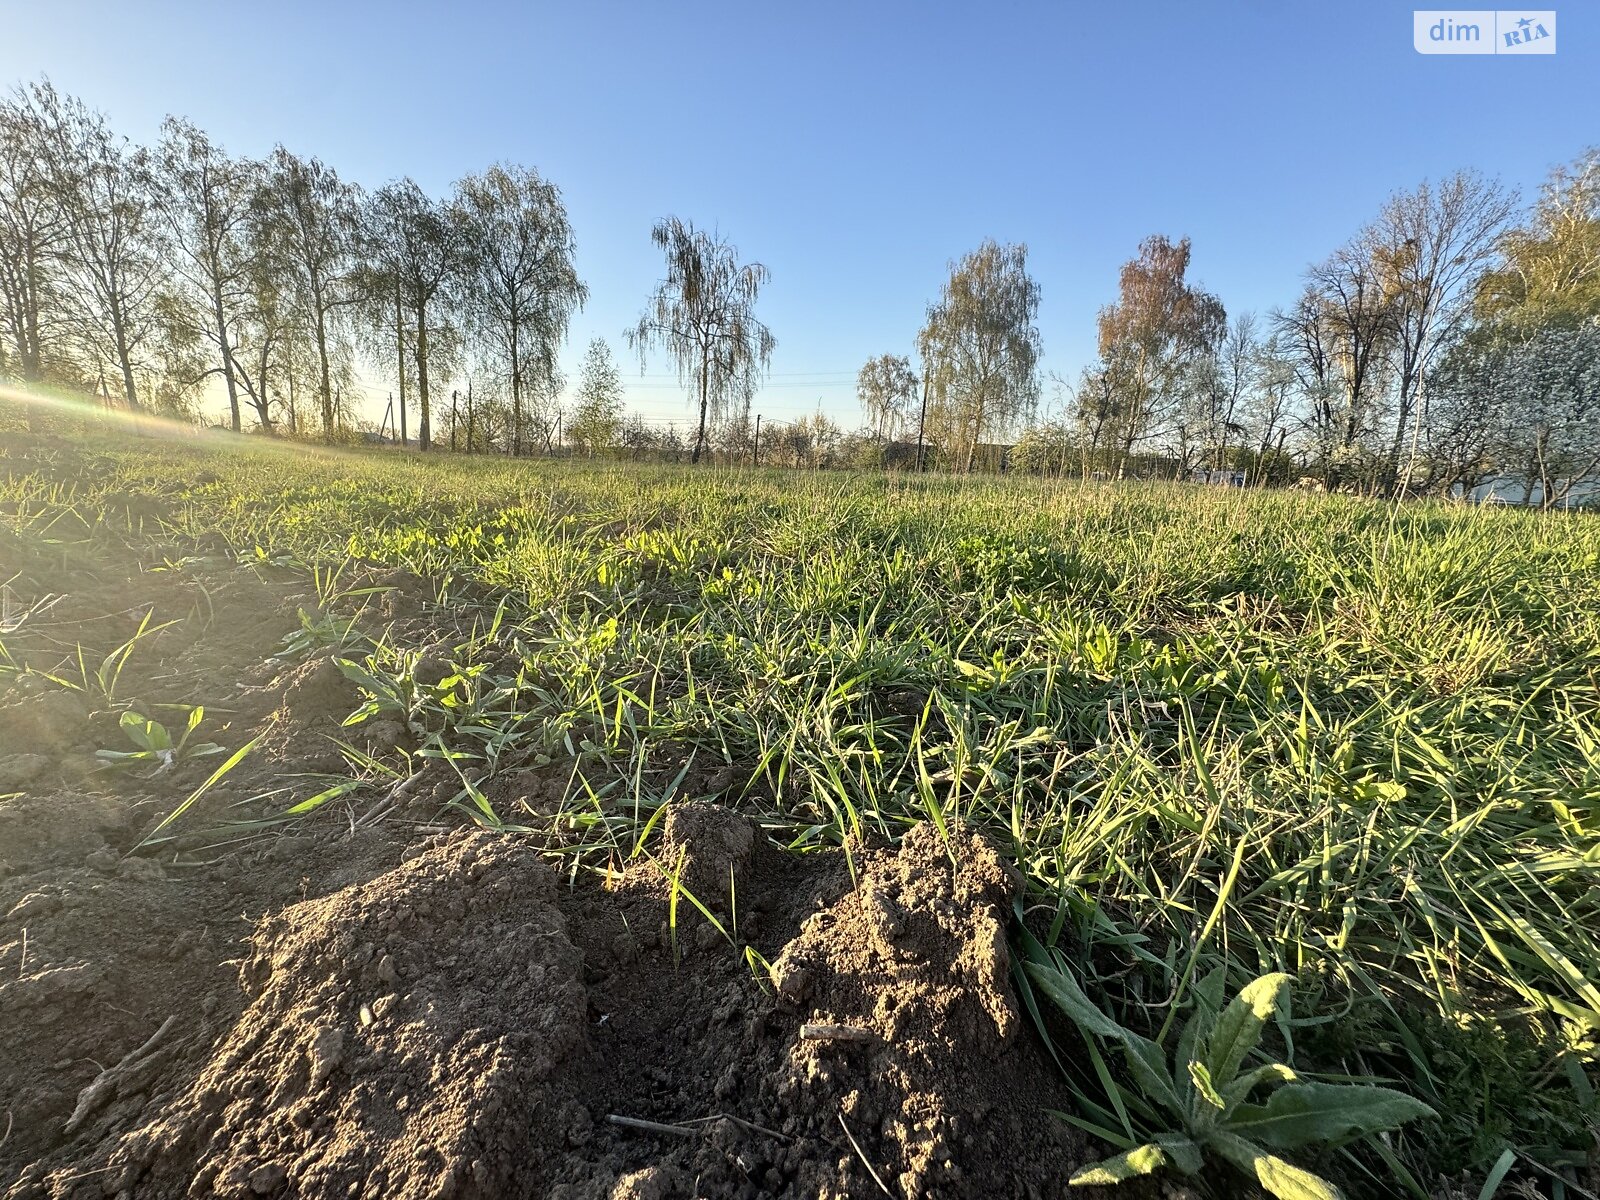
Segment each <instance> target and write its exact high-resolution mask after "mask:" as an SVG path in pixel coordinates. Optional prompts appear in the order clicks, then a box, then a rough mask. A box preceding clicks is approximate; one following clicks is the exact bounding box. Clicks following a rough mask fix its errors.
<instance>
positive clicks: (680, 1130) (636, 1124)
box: [606, 1113, 700, 1137]
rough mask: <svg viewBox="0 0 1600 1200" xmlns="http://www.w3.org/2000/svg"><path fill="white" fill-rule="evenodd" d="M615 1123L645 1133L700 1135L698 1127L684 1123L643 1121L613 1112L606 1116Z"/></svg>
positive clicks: (678, 1135) (681, 1135)
mask: <svg viewBox="0 0 1600 1200" xmlns="http://www.w3.org/2000/svg"><path fill="white" fill-rule="evenodd" d="M606 1120H608V1121H610V1122H611V1123H612V1124H613V1125H621V1126H622V1127H623V1128H624V1129H638V1130H641V1131H642V1132H644V1133H666V1134H671V1135H672V1136H673V1137H699V1136H700V1131H699V1130H698V1129H685V1128H684V1127H683V1126H682V1125H663V1124H662V1123H661V1122H659V1121H642V1120H640V1119H639V1118H638V1117H622V1116H618V1115H617V1114H616V1113H611V1114H610V1115H609V1116H607V1117H606Z"/></svg>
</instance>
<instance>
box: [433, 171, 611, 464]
mask: <svg viewBox="0 0 1600 1200" xmlns="http://www.w3.org/2000/svg"><path fill="white" fill-rule="evenodd" d="M455 208H456V211H457V212H458V214H459V217H460V220H461V223H462V233H463V237H464V255H465V260H464V275H465V282H464V285H463V286H464V291H465V297H466V302H467V306H468V311H469V317H470V320H471V322H472V325H473V328H474V329H475V331H476V333H477V335H478V338H479V340H480V342H482V343H483V344H484V345H485V347H486V348H487V349H488V350H489V351H490V352H491V353H492V355H493V357H494V358H495V359H497V360H498V361H499V362H500V363H501V364H503V367H504V373H505V375H506V377H507V378H508V379H509V382H510V392H511V396H510V400H511V420H510V425H511V429H510V450H511V453H512V454H513V455H517V454H521V453H522V450H523V440H524V439H523V423H524V412H525V407H526V405H527V402H528V400H529V392H530V386H531V387H532V388H535V389H537V391H538V394H539V395H541V396H548V395H549V394H551V393H552V392H553V391H554V390H555V387H554V385H555V382H556V378H557V370H556V355H557V353H558V352H559V350H560V348H561V343H562V342H563V341H565V340H566V336H567V328H568V325H569V324H570V323H571V320H572V314H573V312H574V310H576V309H579V308H581V307H582V306H583V304H584V302H585V301H586V300H587V299H588V297H589V289H588V288H587V287H586V286H585V285H584V283H583V281H582V280H581V279H579V278H578V272H577V269H576V267H575V266H574V265H573V257H574V255H575V253H576V242H575V239H574V238H573V234H572V226H571V224H570V223H569V222H568V220H567V211H566V208H565V207H564V206H563V205H562V203H561V192H560V190H559V189H558V188H557V187H556V186H555V185H554V184H553V183H549V182H547V181H546V180H544V179H542V178H541V177H540V176H539V173H538V172H537V171H535V170H533V169H532V168H529V167H517V166H494V167H490V168H489V169H488V170H487V171H485V172H483V173H482V174H481V175H469V176H467V177H466V178H465V179H463V180H461V182H460V183H458V184H457V185H456V199H455Z"/></svg>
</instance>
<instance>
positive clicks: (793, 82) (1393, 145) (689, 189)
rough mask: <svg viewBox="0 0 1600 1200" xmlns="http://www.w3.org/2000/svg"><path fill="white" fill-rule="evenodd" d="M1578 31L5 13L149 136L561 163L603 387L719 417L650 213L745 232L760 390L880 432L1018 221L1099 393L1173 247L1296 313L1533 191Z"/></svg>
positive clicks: (1588, 20)
mask: <svg viewBox="0 0 1600 1200" xmlns="http://www.w3.org/2000/svg"><path fill="white" fill-rule="evenodd" d="M1430 2H1432V0H1430ZM1557 12H1558V14H1559V25H1558V41H1559V52H1558V53H1557V54H1556V55H1555V56H1554V57H1523V58H1509V57H1504V56H1499V57H1496V56H1422V55H1418V54H1417V53H1416V52H1415V50H1414V49H1413V47H1412V29H1411V26H1412V6H1411V5H1400V4H1395V3H1387V2H1385V3H1379V2H1367V3H1351V2H1347V0H1321V2H1317V3H1312V2H1308V0H1275V2H1272V3H1264V2H1256V0H1226V2H1224V0H1207V2H1200V0H1190V2H1178V0H1171V2H1158V0H1135V2H1132V3H1129V2H1122V3H1115V4H1105V5H1086V4H1069V3H1065V2H1058V3H1039V4H1026V5H1024V4H1004V3H1000V4H986V5H977V4H965V5H956V4H944V3H930V2H923V3H907V4H899V3H886V2H879V0H855V2H853V3H803V4H801V3H787V4H771V3H761V2H760V0H742V2H738V3H716V4H709V3H708V4H701V3H694V2H692V0H651V2H648V3H644V2H641V3H605V2H587V0H568V2H567V3H562V4H550V3H544V4H535V3H506V2H502V3H482V4H474V3H465V2H464V3H450V4H447V3H444V2H443V0H441V2H439V3H436V4H433V5H427V6H423V5H405V4H399V3H395V4H386V5H378V4H358V3H349V2H345V0H322V2H321V3H316V4H300V3H291V2H289V0H274V2H273V3H270V4H259V5H258V4H248V3H245V4H228V3H218V2H217V0H210V2H209V3H206V4H162V3H159V2H155V0H149V2H146V0H140V2H136V3H135V2H130V0H119V2H118V3H110V4H89V3H75V2H74V0H52V2H50V3H46V2H44V0H0V81H5V82H6V83H8V84H9V83H13V82H17V81H20V80H23V79H31V78H35V77H37V76H38V75H40V74H41V73H44V74H48V75H49V76H50V77H51V79H52V80H53V81H54V82H55V83H56V85H57V86H58V87H59V88H61V89H63V90H65V91H69V92H73V93H75V94H77V95H80V96H82V97H83V98H84V99H85V100H87V101H88V102H89V103H91V104H92V105H94V106H95V107H97V108H100V109H102V110H104V111H105V112H106V113H107V114H108V115H109V116H110V117H111V119H112V120H113V122H114V123H115V124H116V126H117V127H118V128H119V129H120V130H121V131H123V132H125V133H126V134H128V135H129V136H131V137H134V138H136V139H141V140H143V139H148V138H150V137H151V136H153V134H154V133H155V131H156V128H157V126H158V124H159V122H160V120H161V118H162V116H163V115H164V114H166V113H168V112H174V113H180V114H183V115H186V116H188V117H190V118H192V119H193V120H195V121H196V122H197V123H199V124H200V125H202V126H203V127H205V128H206V129H207V130H209V131H210V132H211V133H212V134H213V135H214V136H215V137H217V138H219V139H220V140H221V141H222V142H223V144H224V145H226V146H227V147H228V148H229V149H230V150H232V151H234V152H236V153H243V154H250V155H261V154H264V153H266V152H267V151H268V150H269V149H270V148H271V147H272V145H273V144H274V143H276V142H283V143H284V144H286V145H288V146H290V147H292V148H293V149H295V150H296V151H298V152H300V153H302V154H315V155H319V156H321V157H322V158H324V159H326V160H327V161H328V162H330V163H332V164H333V165H334V166H335V167H336V168H337V169H338V170H339V171H340V172H341V173H342V174H344V175H345V176H347V177H349V178H351V179H354V180H356V181H358V182H360V183H362V184H365V185H368V186H372V185H376V184H379V183H382V182H384V181H385V180H387V179H390V178H393V177H395V176H398V175H402V174H409V175H411V176H412V177H414V178H415V179H416V180H418V182H420V183H421V184H422V185H423V186H424V187H425V188H428V189H430V190H431V191H434V192H436V193H442V192H443V191H444V190H445V189H447V188H448V187H449V185H450V184H451V182H452V181H454V180H455V179H456V178H457V177H459V176H460V175H461V174H463V173H464V172H467V171H471V170H476V169H479V168H482V167H483V166H485V165H487V164H488V163H490V162H493V161H496V160H513V161H518V162H523V163H528V164H530V165H533V166H535V167H537V168H538V169H539V170H540V171H541V172H543V173H544V174H545V175H546V176H547V177H548V178H550V179H552V180H554V181H555V182H556V183H557V184H559V185H560V187H561V188H562V190H563V192H564V193H565V196H566V200H567V205H568V209H569V212H570V214H571V217H572V221H573V224H574V226H575V228H576V231H577V238H578V264H579V269H580V271H581V273H582V274H583V277H584V278H585V279H586V280H587V281H588V283H589V286H590V289H591V293H592V298H591V300H590V303H589V305H588V306H587V308H586V309H585V310H584V311H583V312H582V313H581V314H579V316H578V317H577V319H576V321H575V322H574V327H573V331H572V341H571V344H570V345H569V346H568V349H567V353H566V355H565V358H564V361H565V363H566V365H567V367H568V370H569V374H570V373H573V372H574V371H575V369H576V366H577V363H578V359H579V356H580V355H581V353H582V349H583V346H584V344H585V343H586V342H587V340H588V339H589V338H590V337H592V336H595V335H603V336H605V337H607V338H608V339H609V340H610V341H611V342H612V345H613V348H614V349H615V350H616V352H617V353H618V356H619V358H621V359H623V361H624V366H625V375H626V377H627V380H628V384H629V391H630V403H632V404H634V405H636V406H638V407H640V408H641V409H643V410H644V411H645V412H646V413H647V414H649V415H652V416H657V417H665V416H673V417H676V416H680V415H683V414H685V413H686V411H687V410H686V408H685V406H684V403H683V400H682V396H681V393H680V392H679V391H678V389H677V388H676V386H675V384H673V382H672V380H671V378H670V375H669V372H670V370H671V367H670V364H668V363H667V362H666V361H664V360H662V359H659V358H655V359H652V361H651V365H650V367H649V377H646V378H644V379H642V380H641V379H640V378H639V369H638V363H637V360H636V359H634V360H629V359H628V357H627V351H626V349H625V347H624V346H623V343H622V339H621V333H622V330H623V328H624V327H625V326H626V325H628V324H629V323H630V322H631V321H633V320H634V319H636V318H637V316H638V313H639V311H640V309H641V307H642V306H643V303H644V300H645V297H646V295H647V293H648V292H649V290H650V288H651V286H652V285H653V283H654V282H655V280H656V279H657V278H658V277H659V274H660V263H659V260H658V258H657V257H656V254H655V251H654V250H653V248H652V247H651V245H650V242H649V230H650V226H651V224H652V223H653V222H654V221H655V220H657V219H658V218H660V217H661V216H664V215H666V214H668V213H676V214H678V215H680V216H683V217H686V218H689V219H692V220H694V221H695V222H697V223H699V224H703V225H715V226H716V227H718V228H719V229H720V230H721V231H722V232H723V233H724V234H726V235H727V236H728V237H729V238H730V239H731V240H732V241H733V242H734V244H735V245H737V246H738V247H739V249H740V250H741V252H742V253H743V254H744V255H745V256H746V257H747V258H754V259H759V260H760V261H762V262H764V263H766V264H767V266H768V267H770V268H771V270H772V276H773V279H772V284H771V287H770V289H769V291H768V292H767V294H766V295H765V296H764V297H763V299H762V303H761V306H760V314H761V316H762V317H763V318H764V319H765V320H766V321H767V322H768V323H769V324H770V325H771V327H772V329H773V332H774V333H775V334H776V335H777V338H778V352H777V355H776V356H775V358H774V361H773V371H774V372H775V374H774V376H773V378H772V380H771V382H770V384H769V386H768V387H767V388H766V389H765V390H764V391H763V392H762V394H761V396H760V397H759V398H758V400H757V404H756V407H757V408H758V409H759V410H760V411H763V412H765V413H766V414H768V416H769V418H784V417H789V416H794V415H798V414H799V413H801V412H804V411H806V410H808V409H809V408H811V407H814V406H815V405H816V403H817V402H818V400H819V399H820V400H821V401H822V402H823V404H824V406H825V407H826V408H827V409H828V410H829V411H830V412H832V413H834V414H835V415H837V416H840V417H844V418H847V419H849V420H852V421H853V420H854V414H855V403H854V390H853V375H854V372H855V370H856V369H857V368H858V367H859V366H860V364H861V363H862V362H863V361H864V360H865V359H866V358H868V357H869V356H872V355H875V354H879V353H883V352H887V351H893V352H900V353H905V352H909V351H910V350H911V349H912V343H913V339H914V337H915V334H916V331H917V328H918V326H919V325H920V322H921V319H922V315H923V312H924V309H925V307H926V305H927V303H928V302H929V300H931V299H932V298H933V297H934V296H935V295H936V293H937V291H938V287H939V284H940V281H941V279H942V278H943V276H944V273H945V267H946V263H947V262H948V260H950V259H951V258H953V257H955V256H957V255H959V254H961V253H963V252H964V251H966V250H969V249H971V248H973V247H975V246H976V245H977V244H978V243H979V242H980V241H981V240H982V239H983V238H985V237H991V236H992V237H995V238H998V239H1001V240H1005V241H1023V242H1026V243H1027V244H1028V246H1029V250H1030V265H1031V267H1032V270H1033V272H1034V274H1035V276H1036V277H1037V278H1038V279H1039V281H1040V283H1041V285H1042V287H1043V295H1044V299H1043V304H1042V307H1041V311H1040V318H1039V319H1040V327H1041V331H1042V334H1043V338H1044V346H1045V367H1046V369H1047V370H1050V371H1055V372H1059V373H1060V374H1062V375H1065V376H1068V377H1070V376H1072V375H1075V374H1076V373H1077V370H1078V368H1079V367H1080V366H1082V365H1083V363H1084V362H1086V361H1087V360H1088V359H1089V358H1091V357H1092V356H1093V353H1094V315H1095V312H1096V310H1097V309H1098V308H1099V307H1100V306H1101V305H1103V304H1105V303H1106V302H1107V301H1109V300H1110V299H1112V298H1113V296H1114V292H1115V287H1116V278H1117V269H1118V266H1119V265H1120V264H1121V262H1122V261H1123V260H1125V259H1126V258H1128V257H1129V256H1131V255H1132V253H1133V252H1134V250H1135V247H1136V246H1137V244H1138V242H1139V240H1140V239H1141V238H1143V237H1145V236H1146V235H1148V234H1151V233H1156V232H1160V233H1166V234H1169V235H1171V236H1173V237H1180V236H1185V235H1187V236H1189V237H1191V238H1193V239H1194V245H1195V253H1194V265H1193V270H1194V273H1195V275H1196V276H1197V277H1198V278H1199V279H1200V280H1202V281H1203V282H1204V283H1205V284H1206V285H1207V286H1208V287H1209V288H1211V289H1212V290H1213V291H1216V292H1217V293H1219V294H1220V295H1221V297H1222V299H1223V301H1224V302H1225V303H1226V305H1227V307H1228V309H1229V311H1230V312H1233V311H1238V310H1242V309H1256V310H1260V311H1264V310H1266V309H1267V308H1270V307H1271V306H1272V305H1274V304H1281V303H1287V302H1288V301H1290V300H1292V299H1293V298H1294V295H1295V293H1296V291H1297V289H1298V279H1299V275H1300V272H1301V271H1302V270H1303V268H1304V267H1305V265H1306V264H1307V262H1309V261H1310V260H1312V259H1314V258H1319V257H1321V256H1322V255H1324V254H1326V253H1327V252H1328V251H1329V250H1331V249H1333V248H1334V247H1335V246H1336V245H1337V244H1338V243H1339V242H1341V241H1343V240H1344V239H1345V238H1346V237H1348V236H1349V235H1350V234H1351V233H1353V232H1354V231H1355V229H1356V228H1357V227H1358V226H1359V225H1360V224H1361V223H1362V222H1363V221H1364V220H1366V219H1367V218H1368V217H1369V216H1370V215H1371V214H1372V213H1373V211H1374V210H1375V208H1376V206H1377V205H1378V204H1379V202H1380V201H1381V200H1382V199H1383V197H1384V196H1385V195H1386V194H1387V193H1388V192H1389V191H1391V190H1393V189H1394V188H1397V187H1405V186H1413V185H1415V184H1416V183H1418V182H1419V181H1420V180H1422V179H1423V178H1424V177H1427V176H1430V175H1438V174H1440V173H1443V172H1446V171H1449V170H1452V169H1454V168H1456V167H1461V166H1473V167H1477V168H1479V169H1481V170H1483V171H1485V172H1487V173H1489V174H1493V175H1499V176H1501V177H1502V178H1503V179H1504V180H1505V181H1506V182H1508V183H1511V184H1514V185H1516V186H1518V187H1520V188H1521V189H1522V190H1523V191H1524V193H1525V194H1531V192H1532V191H1533V190H1534V189H1535V188H1536V187H1537V185H1538V183H1539V181H1540V179H1541V178H1542V177H1543V176H1544V174H1545V172H1546V171H1547V170H1548V168H1549V167H1550V166H1551V165H1553V164H1554V163H1557V162H1559V161H1563V160H1567V159H1570V158H1572V157H1574V156H1576V155H1577V154H1578V153H1579V152H1580V151H1581V150H1582V149H1583V148H1584V147H1585V146H1587V145H1590V144H1593V143H1595V142H1600V120H1597V119H1596V118H1597V117H1600V103H1597V101H1596V96H1595V88H1596V83H1597V81H1600V48H1597V47H1600V4H1597V3H1595V0H1584V2H1583V3H1582V4H1581V5H1580V4H1576V3H1570V2H1569V3H1568V4H1567V5H1566V6H1565V7H1560V6H1558V8H1557ZM374 382H375V383H376V382H377V381H376V380H375V381H374ZM378 386H379V387H380V388H382V387H384V386H386V385H385V384H378Z"/></svg>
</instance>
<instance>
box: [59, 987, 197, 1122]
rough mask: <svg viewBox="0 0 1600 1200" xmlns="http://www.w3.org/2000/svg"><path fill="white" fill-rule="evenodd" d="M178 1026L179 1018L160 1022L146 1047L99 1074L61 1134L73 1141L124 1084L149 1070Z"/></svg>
mask: <svg viewBox="0 0 1600 1200" xmlns="http://www.w3.org/2000/svg"><path fill="white" fill-rule="evenodd" d="M177 1023H178V1018H177V1017H176V1016H172V1017H168V1018H167V1019H166V1020H165V1021H163V1022H161V1028H160V1029H157V1030H156V1031H155V1032H154V1033H152V1034H151V1035H150V1037H149V1040H147V1041H146V1042H145V1044H144V1045H142V1046H140V1047H139V1048H138V1049H137V1050H132V1051H130V1052H129V1053H128V1054H126V1055H125V1056H124V1057H123V1059H122V1061H121V1062H119V1063H118V1064H117V1065H116V1066H114V1067H111V1068H110V1069H108V1070H104V1071H101V1072H100V1074H98V1075H96V1076H95V1077H94V1080H93V1081H92V1082H91V1083H90V1084H89V1086H88V1087H86V1088H84V1089H83V1091H81V1092H79V1093H78V1103H77V1107H75V1108H74V1109H73V1110H72V1115H71V1116H70V1117H68V1118H67V1124H66V1128H65V1129H64V1130H62V1133H63V1134H64V1135H66V1136H69V1137H70V1136H71V1135H72V1134H73V1133H75V1132H76V1131H77V1130H78V1128H79V1126H81V1125H82V1124H83V1123H84V1122H85V1121H87V1120H88V1119H89V1118H90V1117H91V1116H92V1115H94V1113H95V1112H96V1111H97V1110H99V1109H100V1108H102V1107H104V1106H105V1105H107V1104H109V1103H110V1102H111V1101H112V1100H113V1099H114V1098H115V1097H116V1094H117V1088H118V1086H119V1085H120V1084H121V1083H123V1082H124V1081H125V1080H128V1079H130V1078H131V1077H132V1076H134V1075H135V1074H136V1073H137V1072H139V1071H141V1070H143V1069H144V1068H145V1067H147V1066H149V1065H150V1063H151V1062H152V1061H153V1060H154V1058H155V1054H156V1051H157V1049H158V1048H159V1047H160V1045H161V1043H162V1041H164V1040H165V1039H166V1036H167V1034H169V1033H171V1032H172V1029H173V1027H174V1026H175V1025H177Z"/></svg>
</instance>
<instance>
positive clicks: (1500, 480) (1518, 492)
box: [1451, 475, 1600, 508]
mask: <svg viewBox="0 0 1600 1200" xmlns="http://www.w3.org/2000/svg"><path fill="white" fill-rule="evenodd" d="M1561 482H1562V483H1564V482H1565V481H1564V480H1563V481H1561ZM1451 494H1452V495H1453V496H1455V497H1457V498H1458V499H1459V498H1460V497H1461V495H1462V488H1461V485H1460V484H1457V485H1456V487H1455V490H1454V491H1453V492H1452V493H1451ZM1466 498H1467V499H1468V500H1470V501H1471V502H1472V503H1473V504H1513V505H1517V506H1519V507H1523V506H1526V507H1533V508H1539V507H1542V506H1543V504H1544V488H1542V487H1541V486H1540V485H1539V483H1538V481H1537V480H1525V479H1521V478H1518V477H1517V476H1514V475H1499V476H1496V477H1495V478H1493V479H1487V480H1485V481H1484V482H1482V483H1480V484H1478V486H1477V487H1475V488H1473V489H1472V490H1471V491H1470V492H1468V493H1467V494H1466ZM1595 505H1600V479H1585V480H1580V481H1579V482H1577V483H1575V484H1573V486H1572V489H1571V490H1570V491H1569V492H1568V493H1567V494H1566V496H1565V497H1564V498H1563V499H1562V500H1561V501H1560V502H1559V506H1560V507H1562V508H1589V507H1592V506H1595Z"/></svg>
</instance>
